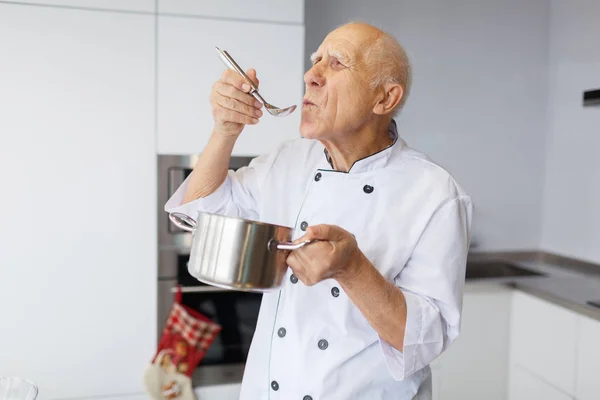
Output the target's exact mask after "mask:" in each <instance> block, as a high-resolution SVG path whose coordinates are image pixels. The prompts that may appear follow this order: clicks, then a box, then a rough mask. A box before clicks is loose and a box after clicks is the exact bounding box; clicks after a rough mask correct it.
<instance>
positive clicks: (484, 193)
mask: <svg viewBox="0 0 600 400" xmlns="http://www.w3.org/2000/svg"><path fill="white" fill-rule="evenodd" d="M549 10H550V4H549V2H548V1H547V0H527V1H522V0H485V1H480V2H475V1H473V0H453V1H452V2H447V1H445V0H419V1H414V0H399V1H392V0H388V1H386V0H372V1H367V2H365V1H357V0H350V1H348V0H328V1H320V0H306V10H305V13H306V16H305V21H306V53H307V59H308V55H310V54H311V53H312V52H313V51H314V50H316V49H317V47H318V46H319V44H320V42H321V41H322V40H323V38H324V37H325V35H326V34H327V32H329V31H330V30H332V29H334V28H335V27H336V26H338V25H340V24H343V23H345V22H347V21H349V20H362V21H365V22H369V23H372V24H374V25H376V26H379V27H380V28H382V29H384V30H386V31H388V32H389V33H391V34H393V35H394V36H395V37H396V38H397V39H398V40H399V41H400V42H401V43H402V44H403V45H404V47H405V48H406V50H407V52H408V54H409V56H410V57H411V60H412V63H413V69H414V82H413V90H412V94H411V97H410V98H409V99H408V103H407V105H406V107H405V109H404V111H403V113H402V115H401V116H400V118H399V120H398V123H399V129H400V134H401V135H402V136H403V137H404V138H405V139H406V140H407V142H408V144H409V145H411V146H413V147H415V148H418V149H420V150H422V151H424V152H426V153H427V154H429V155H430V156H431V157H432V158H433V159H434V160H436V161H437V162H438V163H440V164H442V165H443V166H444V167H446V168H447V169H448V170H450V172H451V173H453V174H454V175H455V177H456V178H457V179H458V180H459V182H461V183H462V184H463V186H464V187H465V189H466V190H467V191H468V192H469V193H470V194H471V195H472V196H473V199H474V202H475V214H474V216H475V219H474V224H473V225H474V234H475V240H476V241H477V242H478V243H479V245H480V248H481V249H494V250H502V249H528V248H538V247H539V245H540V240H541V227H542V194H543V181H544V159H545V137H546V135H545V132H546V105H547V92H548V56H549V55H548V42H549V39H548V36H549V35H548V34H549V20H550V18H549V13H550V12H549ZM307 67H308V62H307Z"/></svg>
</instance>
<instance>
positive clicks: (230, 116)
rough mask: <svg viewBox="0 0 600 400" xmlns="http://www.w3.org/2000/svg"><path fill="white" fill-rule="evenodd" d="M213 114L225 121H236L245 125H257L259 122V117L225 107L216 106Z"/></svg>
mask: <svg viewBox="0 0 600 400" xmlns="http://www.w3.org/2000/svg"><path fill="white" fill-rule="evenodd" d="M213 116H214V117H215V119H218V120H220V121H225V122H236V123H238V124H244V125H255V124H258V122H259V119H258V118H255V117H251V116H248V115H246V114H242V113H240V112H237V111H234V110H230V109H228V108H224V107H216V108H214V109H213Z"/></svg>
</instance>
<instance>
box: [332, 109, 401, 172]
mask: <svg viewBox="0 0 600 400" xmlns="http://www.w3.org/2000/svg"><path fill="white" fill-rule="evenodd" d="M388 134H389V135H390V138H391V139H392V140H393V141H392V144H390V145H389V146H388V147H386V148H384V149H383V150H379V151H378V152H377V153H373V154H371V155H368V156H366V157H363V158H360V159H358V160H356V161H355V162H354V164H352V166H351V167H350V170H349V171H348V173H353V174H354V173H358V172H366V171H372V170H375V169H378V168H382V167H384V166H385V165H386V164H387V162H388V160H389V158H390V156H391V155H392V149H393V147H394V145H395V144H396V142H398V128H397V127H396V121H395V120H393V119H392V121H391V122H390V125H389V126H388ZM402 145H403V141H402V140H400V143H399V147H402ZM398 150H399V149H398ZM323 151H324V153H325V159H326V160H327V163H329V165H330V166H331V168H332V169H333V160H332V159H331V156H330V155H329V152H328V151H327V149H326V148H324V149H323ZM339 172H342V171H339Z"/></svg>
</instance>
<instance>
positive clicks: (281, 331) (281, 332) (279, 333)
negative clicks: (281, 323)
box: [277, 328, 287, 337]
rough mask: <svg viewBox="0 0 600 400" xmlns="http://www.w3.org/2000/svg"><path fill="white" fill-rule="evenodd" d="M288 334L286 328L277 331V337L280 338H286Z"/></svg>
mask: <svg viewBox="0 0 600 400" xmlns="http://www.w3.org/2000/svg"><path fill="white" fill-rule="evenodd" d="M286 332H287V331H286V330H285V328H279V330H278V331H277V335H278V336H279V337H284V336H285V334H286Z"/></svg>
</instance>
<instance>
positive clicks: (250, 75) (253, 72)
mask: <svg viewBox="0 0 600 400" xmlns="http://www.w3.org/2000/svg"><path fill="white" fill-rule="evenodd" d="M246 75H248V78H250V79H252V82H254V84H255V85H256V87H258V84H259V83H260V82H259V80H258V78H257V77H256V70H255V69H254V68H250V69H249V70H248V71H246Z"/></svg>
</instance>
